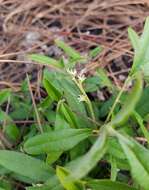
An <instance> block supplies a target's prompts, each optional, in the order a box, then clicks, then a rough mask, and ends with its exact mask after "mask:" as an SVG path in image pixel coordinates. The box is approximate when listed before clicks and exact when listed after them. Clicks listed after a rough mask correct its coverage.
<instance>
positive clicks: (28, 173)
mask: <svg viewBox="0 0 149 190" xmlns="http://www.w3.org/2000/svg"><path fill="white" fill-rule="evenodd" d="M0 165H1V166H3V167H5V168H6V169H8V170H10V171H12V172H15V173H17V174H20V175H22V176H25V177H28V178H30V179H32V180H34V181H36V182H39V181H46V180H47V179H48V178H50V177H51V176H52V175H53V174H54V171H53V169H52V168H50V167H49V166H48V165H46V164H45V163H44V162H42V161H40V160H38V159H35V158H33V157H31V156H28V155H26V154H23V153H19V152H15V151H8V150H0Z"/></svg>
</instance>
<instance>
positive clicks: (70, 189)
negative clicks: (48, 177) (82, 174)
mask: <svg viewBox="0 0 149 190" xmlns="http://www.w3.org/2000/svg"><path fill="white" fill-rule="evenodd" d="M56 174H57V176H58V178H59V180H60V182H61V184H62V185H63V187H64V188H65V189H66V190H83V189H84V187H83V184H82V183H81V182H80V181H75V182H72V181H71V182H70V181H67V177H68V176H69V172H68V171H67V170H66V169H65V168H63V167H60V166H58V167H57V168H56Z"/></svg>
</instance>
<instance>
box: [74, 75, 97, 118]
mask: <svg viewBox="0 0 149 190" xmlns="http://www.w3.org/2000/svg"><path fill="white" fill-rule="evenodd" d="M73 81H74V82H75V83H76V85H77V86H78V88H79V90H80V91H81V93H82V94H83V96H84V97H85V100H86V104H87V107H88V111H89V112H90V115H91V118H92V120H93V121H96V118H95V115H94V111H93V107H92V103H91V101H90V99H89V98H88V96H87V94H86V92H85V90H84V88H83V86H82V82H81V81H79V80H76V79H75V78H73Z"/></svg>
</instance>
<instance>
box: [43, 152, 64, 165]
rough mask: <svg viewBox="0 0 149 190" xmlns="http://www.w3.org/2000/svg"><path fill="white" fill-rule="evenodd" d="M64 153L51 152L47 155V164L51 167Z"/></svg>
mask: <svg viewBox="0 0 149 190" xmlns="http://www.w3.org/2000/svg"><path fill="white" fill-rule="evenodd" d="M62 153H63V152H62V151H57V152H56V151H55V152H50V153H49V154H48V155H47V159H46V163H47V164H49V165H51V164H53V163H54V162H55V161H56V160H58V158H59V157H60V156H61V154H62Z"/></svg>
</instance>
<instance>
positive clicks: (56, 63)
mask: <svg viewBox="0 0 149 190" xmlns="http://www.w3.org/2000/svg"><path fill="white" fill-rule="evenodd" d="M28 57H29V58H30V59H31V60H32V61H36V62H39V63H41V64H44V65H49V66H51V67H56V68H63V65H61V62H60V61H57V60H55V59H53V58H51V57H48V56H45V55H39V54H31V55H28Z"/></svg>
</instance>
